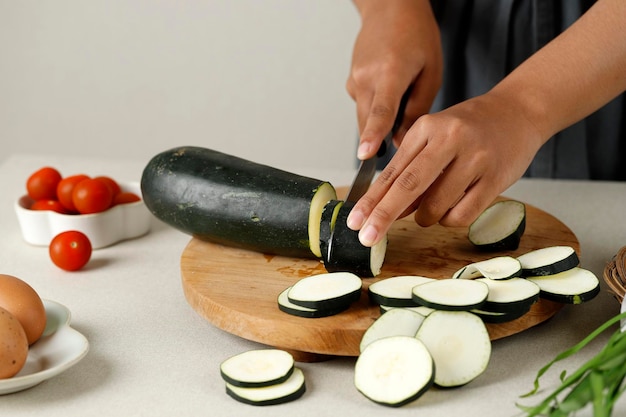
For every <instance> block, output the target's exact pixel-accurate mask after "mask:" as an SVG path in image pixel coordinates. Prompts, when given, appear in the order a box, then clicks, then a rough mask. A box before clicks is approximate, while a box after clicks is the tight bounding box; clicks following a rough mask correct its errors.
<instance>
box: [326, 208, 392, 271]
mask: <svg viewBox="0 0 626 417" xmlns="http://www.w3.org/2000/svg"><path fill="white" fill-rule="evenodd" d="M329 204H335V203H334V202H331V203H329ZM335 207H336V209H337V212H336V215H335V214H334V215H333V217H334V219H335V220H334V225H331V236H330V239H329V242H328V245H327V250H326V251H325V252H323V253H322V259H323V261H324V266H325V268H326V270H327V271H329V272H339V271H347V272H352V273H354V274H356V275H358V276H361V277H375V276H377V275H378V274H380V271H381V269H382V266H383V262H384V260H385V254H386V251H387V237H386V236H385V237H384V238H383V239H382V240H381V241H380V242H379V243H377V244H376V245H374V246H373V247H371V248H370V247H367V246H363V245H362V244H361V242H360V241H359V234H358V232H357V231H355V230H352V229H350V228H349V227H348V224H347V219H348V214H349V213H350V210H352V207H354V203H353V202H348V201H346V202H343V204H340V205H336V206H335Z"/></svg>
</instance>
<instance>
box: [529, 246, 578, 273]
mask: <svg viewBox="0 0 626 417" xmlns="http://www.w3.org/2000/svg"><path fill="white" fill-rule="evenodd" d="M517 259H518V260H519V261H520V264H521V265H522V272H523V275H524V276H543V275H554V274H558V273H559V272H563V271H567V270H568V269H571V268H574V267H576V266H578V264H579V263H580V260H579V259H578V254H576V251H575V250H574V248H572V247H571V246H549V247H547V248H541V249H537V250H533V251H530V252H527V253H525V254H523V255H520V256H518V257H517Z"/></svg>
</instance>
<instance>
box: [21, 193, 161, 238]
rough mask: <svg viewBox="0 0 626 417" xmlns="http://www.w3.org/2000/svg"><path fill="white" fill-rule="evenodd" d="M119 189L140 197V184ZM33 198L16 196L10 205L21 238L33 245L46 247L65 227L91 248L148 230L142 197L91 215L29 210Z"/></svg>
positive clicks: (147, 212) (147, 217) (142, 233)
mask: <svg viewBox="0 0 626 417" xmlns="http://www.w3.org/2000/svg"><path fill="white" fill-rule="evenodd" d="M120 187H121V188H122V190H123V191H131V192H133V193H135V194H137V195H138V196H141V189H140V185H139V183H137V182H134V183H122V182H121V183H120ZM32 203H33V201H32V200H31V199H30V198H29V197H28V196H26V195H25V196H22V197H20V198H19V199H18V200H17V201H16V202H15V204H14V206H15V213H16V215H17V221H18V223H19V225H20V229H21V231H22V236H23V238H24V240H25V241H26V242H28V243H30V244H31V245H35V246H48V245H49V244H50V241H51V240H52V238H53V237H55V236H56V235H58V234H59V233H61V232H64V231H66V230H78V231H80V232H83V233H84V234H86V235H87V237H88V238H89V241H90V242H91V247H92V248H93V249H100V248H104V247H107V246H110V245H113V244H115V243H117V242H120V241H122V240H126V239H132V238H136V237H139V236H142V235H145V234H146V233H148V231H149V230H150V220H151V218H152V214H151V213H150V212H149V211H148V209H147V208H146V205H145V204H144V202H143V200H141V201H136V202H133V203H127V204H120V205H118V206H115V207H111V208H110V209H108V210H106V211H103V212H102V213H94V214H61V213H57V212H55V211H51V210H29V209H28V207H30V205H31V204H32Z"/></svg>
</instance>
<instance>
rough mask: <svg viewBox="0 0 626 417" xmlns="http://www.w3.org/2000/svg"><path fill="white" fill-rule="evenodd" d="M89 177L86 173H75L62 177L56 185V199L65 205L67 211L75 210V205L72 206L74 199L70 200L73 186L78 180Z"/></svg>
mask: <svg viewBox="0 0 626 417" xmlns="http://www.w3.org/2000/svg"><path fill="white" fill-rule="evenodd" d="M86 179H89V177H88V176H87V175H84V174H77V175H72V176H69V177H65V178H63V179H62V180H61V181H60V182H59V184H58V185H57V191H56V195H57V199H58V200H59V202H60V203H61V204H62V205H63V207H65V208H66V209H67V210H68V211H69V212H73V213H75V212H77V211H78V210H76V207H75V206H74V201H73V200H72V193H73V191H74V187H75V186H76V184H78V183H79V182H81V181H83V180H86Z"/></svg>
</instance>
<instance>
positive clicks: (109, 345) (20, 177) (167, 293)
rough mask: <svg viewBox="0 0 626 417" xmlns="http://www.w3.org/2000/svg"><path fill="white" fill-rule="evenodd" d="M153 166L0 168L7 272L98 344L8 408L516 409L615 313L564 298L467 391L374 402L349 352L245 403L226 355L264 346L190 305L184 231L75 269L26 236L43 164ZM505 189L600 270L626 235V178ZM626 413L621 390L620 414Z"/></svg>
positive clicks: (496, 349) (8, 162) (74, 411)
mask: <svg viewBox="0 0 626 417" xmlns="http://www.w3.org/2000/svg"><path fill="white" fill-rule="evenodd" d="M146 163H147V160H146V161H141V160H123V159H119V160H117V159H116V160H107V159H98V158H95V159H94V158H91V159H89V158H76V157H62V156H54V155H12V156H8V157H6V158H5V159H4V160H3V162H2V163H1V164H0V190H2V194H1V196H0V231H1V234H0V273H5V274H11V275H15V276H17V277H20V278H22V279H24V280H25V281H27V282H29V283H30V284H31V285H32V286H33V287H34V288H35V289H36V290H37V291H38V293H39V294H40V296H41V297H43V298H47V299H51V300H55V301H58V302H60V303H62V304H64V305H66V306H67V307H68V308H69V309H70V310H71V312H72V327H74V328H75V329H77V330H78V331H80V332H81V333H83V334H84V335H85V336H86V337H87V338H88V340H89V342H90V351H89V353H88V354H87V356H86V357H85V358H84V359H83V360H82V361H81V362H79V363H78V364H76V365H75V366H74V367H72V368H70V369H69V370H67V371H66V372H64V373H62V374H61V375H59V376H57V377H54V378H52V379H50V380H48V381H45V382H43V383H42V384H40V385H38V386H36V387H34V388H31V389H29V390H26V391H22V392H19V393H15V394H10V395H5V396H0V415H2V416H12V417H18V416H30V415H41V416H44V415H45V416H47V417H54V416H64V417H68V416H81V417H86V416H105V415H111V416H113V415H115V416H143V415H145V416H173V415H176V416H212V415H224V416H235V415H236V416H248V415H254V416H263V415H268V416H270V415H271V416H273V417H275V416H281V415H285V416H299V417H305V416H316V417H319V416H324V415H358V416H360V417H365V416H374V415H376V416H380V415H381V414H382V413H385V415H391V414H390V413H393V414H394V415H421V416H430V417H437V416H446V417H449V416H452V415H458V416H467V417H473V416H481V417H489V416H498V417H502V416H515V415H519V410H518V409H517V408H516V406H515V404H516V402H517V401H519V395H521V394H523V393H525V392H527V391H529V390H530V389H531V388H532V382H533V379H534V377H535V374H536V372H537V371H538V370H539V369H540V368H541V367H542V366H543V365H544V364H546V363H547V362H548V361H550V360H551V359H552V358H553V357H554V356H555V355H556V354H558V353H559V352H561V351H562V350H565V349H566V348H569V347H571V346H572V345H574V344H575V343H577V342H578V341H580V340H581V339H582V338H584V337H585V336H586V335H588V334H589V333H590V332H591V331H592V330H594V329H595V328H596V327H597V326H599V325H600V324H601V323H603V322H604V321H605V320H607V319H608V318H610V317H611V316H614V315H615V314H617V313H618V312H619V305H618V302H617V301H616V300H615V299H614V298H613V297H612V296H611V295H610V294H609V293H608V292H607V291H606V285H604V283H603V291H602V293H601V294H600V295H599V296H598V297H597V298H596V299H594V300H593V301H591V302H589V303H587V304H584V305H579V306H566V307H565V308H563V309H562V310H561V311H560V312H559V313H558V314H557V315H556V316H555V317H554V318H552V319H551V320H549V321H548V322H546V323H544V324H542V325H539V326H537V327H534V328H532V329H529V330H527V331H525V332H523V333H520V334H517V335H514V336H510V337H508V338H505V339H502V340H498V341H495V342H494V343H493V353H492V358H491V363H490V365H489V367H488V369H487V370H486V372H485V373H484V374H483V375H481V376H480V377H479V378H478V379H476V380H475V381H473V382H471V383H470V384H468V385H466V386H464V387H461V388H458V389H452V390H438V389H431V390H430V391H429V392H427V393H426V394H425V395H424V396H423V397H421V398H420V399H419V400H417V401H415V402H414V403H411V404H410V405H407V406H405V407H403V408H400V409H393V410H392V409H389V408H387V407H383V406H380V405H377V404H374V403H372V402H370V401H369V400H367V399H366V398H365V397H363V396H362V395H361V394H360V393H358V392H357V391H356V389H355V388H354V385H353V367H354V358H337V359H333V360H330V361H325V362H318V363H299V364H298V366H300V367H301V368H302V369H303V370H304V372H305V377H306V381H307V392H306V393H305V395H304V396H303V397H302V398H301V399H299V400H297V401H295V402H291V403H288V404H283V405H279V406H271V407H254V406H250V405H244V404H240V403H238V402H236V401H234V400H233V399H231V398H230V397H228V396H227V395H226V394H225V391H224V382H223V381H222V379H221V378H220V374H219V364H220V362H221V361H223V360H224V359H226V358H228V357H229V356H231V355H234V354H236V353H240V352H243V351H246V350H249V349H254V348H259V347H262V346H261V345H258V344H256V343H254V342H250V341H247V340H244V339H242V338H239V337H237V336H234V335H231V334H229V333H226V332H224V331H222V330H219V329H217V328H215V327H213V326H212V325H211V324H210V323H208V322H207V321H205V320H204V319H203V318H201V317H200V316H199V315H198V314H197V313H196V312H195V311H194V310H193V309H192V308H191V307H190V306H189V305H188V304H187V302H186V300H185V298H184V296H183V293H182V287H181V281H180V264H179V261H180V255H181V253H182V251H183V249H184V247H185V245H186V244H187V243H188V241H189V239H190V237H189V236H187V235H185V234H183V233H181V232H178V231H176V230H174V229H172V228H169V227H168V226H165V225H164V224H163V223H161V222H159V221H158V220H156V219H153V220H154V221H153V225H152V229H151V231H150V233H149V234H148V235H146V236H144V237H141V238H138V239H135V240H130V241H125V242H123V243H119V244H117V245H114V246H111V247H108V248H103V249H99V250H97V251H95V252H94V254H93V256H92V259H91V261H90V263H89V264H88V266H87V267H86V268H85V269H83V270H81V271H79V272H73V273H69V272H64V271H62V270H60V269H58V268H56V267H55V266H54V265H53V264H52V263H51V261H50V260H49V258H48V254H47V249H46V248H45V247H35V246H31V245H29V244H27V243H25V242H24V241H23V239H22V237H21V234H20V230H19V227H18V224H17V221H16V217H15V214H14V208H13V204H14V200H15V199H16V198H17V197H18V196H20V195H23V194H24V187H25V180H26V178H27V177H28V175H29V174H30V173H31V172H33V171H35V170H36V169H38V168H40V167H42V166H44V165H51V166H55V167H57V168H58V169H59V170H60V171H61V173H62V174H63V175H71V174H76V173H81V172H82V173H86V174H89V175H110V176H112V177H114V178H116V179H118V180H121V181H138V180H139V178H140V177H141V172H142V169H143V167H144V166H145V164H146ZM296 172H298V173H301V174H305V175H311V176H315V177H318V178H323V179H327V180H330V181H331V182H332V183H333V184H334V185H345V184H347V183H348V182H349V181H350V179H351V177H352V175H353V172H352V171H351V170H345V171H339V170H338V171H336V172H315V171H314V170H299V171H296ZM505 195H507V196H510V197H514V198H517V199H520V200H522V201H524V202H526V203H529V204H532V205H534V206H536V207H539V208H540V209H542V210H545V211H547V212H549V213H551V214H552V215H554V216H556V217H557V218H559V219H560V220H562V221H563V222H564V223H565V224H566V225H567V226H568V227H569V228H571V229H572V230H573V232H574V233H575V234H576V235H577V237H578V239H579V241H580V245H581V252H582V256H581V266H582V267H585V268H587V269H590V270H592V271H593V272H594V273H596V275H598V277H599V278H601V279H602V272H603V269H604V266H605V265H606V263H607V262H608V261H609V260H610V259H611V257H612V256H613V255H614V254H615V253H616V252H617V251H618V250H619V248H620V247H622V246H624V245H626V184H622V183H608V182H579V181H550V180H521V181H519V182H518V183H517V184H515V185H514V186H513V187H512V188H511V189H509V190H508V191H507V192H506V193H505ZM607 337H608V334H606V335H605V336H603V337H602V338H601V339H599V340H598V341H597V342H595V343H593V344H591V345H590V346H589V347H588V348H587V349H585V350H583V351H582V352H580V353H579V354H578V355H577V356H575V357H574V358H572V359H569V360H567V361H564V362H563V363H562V364H559V365H558V366H556V367H555V368H554V372H550V373H548V374H547V375H546V377H544V379H542V384H544V385H545V386H546V387H554V386H555V384H556V383H557V382H558V374H559V373H560V371H561V370H563V369H568V370H570V371H573V370H574V369H575V368H576V367H577V366H579V365H580V364H582V363H583V362H584V360H586V359H588V358H589V357H591V356H592V355H593V354H595V353H597V352H598V350H599V349H600V348H601V347H602V346H603V342H604V341H605V340H606V338H607ZM541 398H542V397H541V396H539V397H535V398H533V400H532V401H528V400H527V401H525V403H526V404H529V403H534V402H535V401H539V400H540V399H541ZM387 413H389V414H387ZM625 413H626V400H624V399H622V400H621V401H620V402H619V404H618V411H617V412H616V413H615V415H625ZM580 415H591V413H590V412H588V413H586V414H580Z"/></svg>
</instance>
